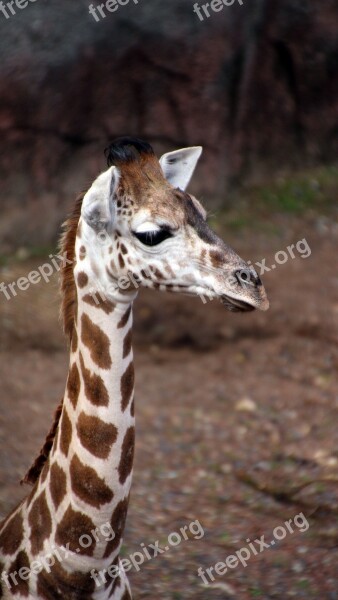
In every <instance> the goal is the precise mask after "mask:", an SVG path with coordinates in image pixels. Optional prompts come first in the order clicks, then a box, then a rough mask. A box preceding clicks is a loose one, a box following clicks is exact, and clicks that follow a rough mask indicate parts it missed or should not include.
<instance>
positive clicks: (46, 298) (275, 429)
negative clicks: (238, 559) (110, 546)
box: [0, 218, 338, 600]
mask: <svg viewBox="0 0 338 600" xmlns="http://www.w3.org/2000/svg"><path fill="white" fill-rule="evenodd" d="M277 229H278V231H277V232H275V233H274V234H271V233H266V232H265V231H260V232H259V231H256V232H255V233H253V234H251V236H250V237H249V236H248V235H247V232H246V230H244V231H240V232H239V233H237V234H236V235H234V233H232V234H230V235H228V240H227V241H230V242H231V244H232V245H234V247H235V248H236V250H237V251H238V252H239V253H240V254H241V255H242V256H243V257H244V258H247V259H248V258H250V259H251V260H253V261H255V260H260V259H261V258H263V257H266V258H267V264H271V263H272V262H273V256H274V254H275V252H276V251H278V250H282V249H284V248H285V247H286V246H287V245H288V244H289V243H293V242H295V241H297V240H299V239H301V238H303V237H306V239H307V241H308V243H309V244H310V246H311V249H312V254H311V256H310V257H309V258H307V259H302V258H300V257H298V258H295V259H294V260H289V261H288V262H287V263H286V264H285V265H281V266H279V267H278V268H277V269H275V270H274V271H271V272H269V273H267V274H266V275H265V276H264V283H265V285H266V288H267V291H268V294H269V297H270V301H271V309H270V310H269V311H268V312H267V313H252V314H248V315H232V314H230V313H228V312H226V311H225V310H224V308H223V307H222V306H221V305H220V304H217V303H216V302H210V303H208V304H207V305H203V304H202V302H201V301H200V300H191V299H186V298H178V297H174V296H169V295H168V296H167V295H161V294H159V293H155V292H153V293H146V292H142V294H141V296H140V298H139V300H138V301H137V305H136V307H135V321H136V331H135V352H136V364H137V425H138V435H137V452H136V461H135V474H134V481H133V488H132V500H131V505H130V512H129V518H128V526H127V532H126V538H125V547H124V554H125V555H126V556H127V555H128V554H130V553H132V552H136V551H137V550H139V549H140V544H141V543H142V542H143V543H144V544H146V545H148V544H150V543H153V542H155V541H156V540H159V541H160V543H161V544H162V545H163V546H165V545H166V542H167V538H168V535H169V534H170V533H171V532H174V531H179V528H180V527H182V526H184V525H186V524H189V523H190V522H191V521H194V520H196V519H198V520H199V522H200V523H201V525H202V526H203V529H204V532H205V535H204V537H203V538H202V539H200V540H197V539H195V540H193V539H191V540H189V541H185V542H182V543H181V544H180V545H178V546H176V547H172V548H171V549H170V550H169V551H168V552H166V553H164V554H162V555H160V556H158V557H157V558H154V559H153V560H151V561H149V562H147V563H146V564H144V565H143V566H142V568H141V570H140V571H139V572H136V571H135V570H134V571H132V573H130V578H131V581H132V586H133V590H134V596H135V599H138V598H140V599H141V598H154V597H155V598H162V599H164V600H169V599H170V600H172V599H175V600H179V599H182V600H188V599H193V600H202V599H203V600H204V599H207V600H220V599H227V598H236V599H238V600H249V599H251V598H261V599H264V600H265V599H270V598H271V599H272V598H274V599H278V600H285V599H286V598H288V597H294V598H297V599H301V598H307V599H316V600H335V599H338V569H337V564H338V527H337V525H338V485H337V479H338V428H337V416H338V391H337V367H338V347H337V344H338V327H337V321H338V274H337V252H338V236H337V231H336V229H335V227H333V225H332V226H331V224H330V222H325V223H324V224H323V222H322V221H318V219H316V218H309V219H307V220H305V219H296V218H293V219H291V218H285V219H284V221H283V220H282V221H281V222H279V224H278V228H277ZM285 232H287V233H285ZM42 262H43V261H42V260H41V259H39V260H35V261H28V262H27V261H26V262H21V263H13V264H10V265H7V266H6V267H4V268H3V272H2V274H1V278H0V280H6V281H12V280H15V279H16V278H17V277H18V276H19V275H20V274H22V275H24V274H26V273H27V272H28V271H29V270H31V269H32V268H33V267H34V266H36V265H38V264H41V263H42ZM57 310H58V299H57V288H56V281H55V279H54V280H53V282H51V283H49V284H48V285H47V284H46V285H45V284H44V285H41V284H40V285H38V286H34V287H32V288H31V289H29V290H28V291H26V292H21V294H20V296H19V297H17V298H13V299H12V300H11V301H10V302H7V301H6V300H5V299H4V298H3V297H1V338H0V339H1V363H0V377H1V392H0V393H1V420H0V440H1V497H0V515H1V514H5V513H6V512H7V511H9V509H10V508H11V507H12V506H13V505H14V504H15V503H16V502H17V501H18V500H19V498H21V496H22V495H23V494H24V493H27V490H25V489H22V488H20V486H19V483H18V482H19V480H20V478H21V477H22V475H23V474H24V473H25V470H26V469H27V467H28V466H29V464H30V462H31V460H32V459H33V457H34V455H35V454H36V452H37V450H38V448H39V445H40V443H41V442H42V440H43V438H44V435H45V433H46V431H47V429H48V427H49V424H50V419H51V413H52V411H53V409H54V408H55V406H56V405H57V403H58V401H59V398H60V396H61V395H62V393H63V387H64V383H65V378H66V372H67V353H66V349H65V344H64V341H63V339H62V336H61V334H60V329H59V325H58V321H57ZM308 482H313V483H312V484H311V485H306V486H305V487H304V488H303V489H302V490H300V489H299V487H300V486H302V484H306V483H308ZM300 512H303V513H304V515H305V516H306V518H307V519H308V522H309V524H310V527H309V529H308V531H306V532H303V533H301V532H300V531H299V530H298V529H297V528H296V529H295V532H294V533H293V534H288V535H287V537H286V538H285V539H284V540H281V541H280V542H278V543H276V544H275V545H274V546H273V547H272V548H270V549H266V550H265V551H264V552H263V553H261V554H260V555H259V556H257V557H256V558H252V559H251V560H250V561H249V563H248V566H247V567H246V568H244V566H242V565H239V566H238V567H237V568H235V569H233V570H229V572H228V573H227V574H226V575H225V576H223V577H220V576H217V577H216V579H215V581H214V585H213V586H211V585H210V586H209V587H208V588H204V587H203V586H202V581H201V579H200V578H199V577H198V576H197V569H198V567H199V566H202V567H203V568H204V569H205V568H207V567H209V566H210V565H214V564H215V563H217V562H219V561H224V559H225V558H226V557H227V556H228V555H229V554H233V553H234V552H235V551H236V550H239V549H240V548H241V547H242V546H245V545H247V542H246V539H247V538H250V539H251V540H252V539H254V538H256V537H260V536H261V535H262V534H265V536H266V539H267V540H268V541H270V540H271V539H272V538H271V536H272V531H273V529H274V528H275V527H276V526H278V525H282V524H283V523H284V522H285V521H286V520H288V519H292V518H294V516H295V515H297V514H298V513H300Z"/></svg>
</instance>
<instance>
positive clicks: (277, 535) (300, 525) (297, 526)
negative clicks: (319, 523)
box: [197, 512, 310, 585]
mask: <svg viewBox="0 0 338 600" xmlns="http://www.w3.org/2000/svg"><path fill="white" fill-rule="evenodd" d="M309 527H310V525H309V522H308V521H307V519H306V517H305V516H304V514H303V513H302V512H301V513H299V514H298V515H296V516H295V517H293V519H289V520H288V521H285V522H284V523H283V525H277V527H275V528H274V530H273V532H272V538H271V539H270V542H267V541H266V540H265V535H261V536H260V537H259V538H256V539H255V540H253V541H251V540H250V538H248V539H247V540H246V542H247V545H246V546H243V547H242V548H240V549H239V550H236V552H235V553H234V554H229V556H227V557H226V559H225V560H224V561H219V562H217V563H216V564H215V565H211V566H210V567H208V568H207V569H203V568H202V567H199V568H198V570H197V575H198V576H199V577H200V578H201V579H202V581H203V583H204V584H205V585H209V583H210V582H211V581H215V579H216V577H217V576H219V577H222V576H224V575H226V573H227V572H228V570H229V569H230V570H231V569H236V568H237V567H238V566H239V565H240V564H241V565H242V566H243V567H246V566H247V564H248V561H249V560H250V559H251V558H252V557H253V556H257V555H258V554H261V553H262V552H264V551H265V550H267V549H268V548H272V547H273V546H275V544H277V543H278V542H280V541H281V540H284V538H286V536H287V535H290V534H293V533H295V531H297V530H298V531H300V532H301V533H304V532H305V531H307V530H308V529H309ZM215 576H216V577H215Z"/></svg>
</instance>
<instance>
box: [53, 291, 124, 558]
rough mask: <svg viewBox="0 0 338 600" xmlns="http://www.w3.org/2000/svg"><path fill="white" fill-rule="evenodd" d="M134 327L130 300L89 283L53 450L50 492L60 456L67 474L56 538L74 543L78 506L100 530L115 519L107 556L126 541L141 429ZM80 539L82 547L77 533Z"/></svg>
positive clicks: (80, 307)
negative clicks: (104, 295) (99, 293)
mask: <svg viewBox="0 0 338 600" xmlns="http://www.w3.org/2000/svg"><path fill="white" fill-rule="evenodd" d="M131 327H132V305H131V303H129V302H128V301H126V302H123V303H122V302H119V303H116V304H114V303H112V302H111V301H109V300H105V301H103V300H101V298H98V297H93V296H90V295H87V294H86V293H85V290H84V293H82V297H81V296H80V295H79V305H78V314H77V319H76V327H75V329H74V333H73V339H72V348H71V356H70V367H69V375H68V381H67V386H66V392H65V398H64V406H63V413H62V418H61V422H60V431H59V436H58V437H59V439H58V443H57V445H56V446H55V449H54V452H53V454H52V456H51V466H50V488H51V493H52V490H53V481H52V475H53V463H54V462H56V464H57V465H58V467H60V468H61V469H62V470H63V472H64V473H65V475H66V481H65V495H64V498H63V499H62V500H61V501H60V507H58V510H59V509H60V516H61V514H62V518H61V520H60V519H58V521H59V522H58V524H57V527H56V532H55V540H56V543H58V544H61V543H62V542H63V541H64V542H69V529H70V528H71V527H72V525H73V523H74V518H75V517H74V512H73V511H78V512H79V513H81V514H82V515H85V516H86V517H88V519H89V520H90V527H91V524H93V526H94V529H95V528H102V531H103V532H104V531H105V528H108V529H109V524H110V525H111V527H112V530H113V531H114V534H115V537H114V540H111V541H110V542H108V544H106V545H105V544H103V546H105V547H104V548H103V549H104V551H103V554H102V553H101V554H102V556H103V558H107V557H109V556H110V550H111V549H112V548H113V549H115V550H116V549H117V548H118V546H119V544H120V541H121V536H122V532H123V528H124V520H125V516H126V511H127V506H128V496H129V490H130V485H131V474H132V465H133V455H134V432H135V429H134V401H133V393H134V366H133V354H132V346H131ZM57 494H58V495H59V496H60V490H59V489H58V490H57ZM54 503H55V502H54ZM67 511H68V512H67ZM75 520H76V518H75ZM88 525H89V522H88ZM108 529H107V531H108ZM116 530H117V531H116ZM84 533H88V532H86V531H84ZM101 537H103V538H104V536H101ZM102 541H103V542H104V541H105V540H104V539H103V540H102ZM73 543H74V547H75V546H76V548H75V551H77V547H78V546H79V541H78V539H74V540H73ZM71 546H72V544H71ZM103 546H102V547H103ZM88 550H89V553H91V548H88ZM96 550H97V552H95V551H94V555H95V556H96V557H97V558H99V557H100V551H99V548H97V549H96Z"/></svg>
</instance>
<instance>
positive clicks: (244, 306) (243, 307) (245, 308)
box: [221, 295, 255, 312]
mask: <svg viewBox="0 0 338 600" xmlns="http://www.w3.org/2000/svg"><path fill="white" fill-rule="evenodd" d="M221 302H222V304H223V306H225V308H226V309H227V310H230V311H231V312H251V311H253V310H255V307H254V306H252V304H248V303H247V302H244V300H235V299H234V298H230V297H229V296H225V295H223V296H221Z"/></svg>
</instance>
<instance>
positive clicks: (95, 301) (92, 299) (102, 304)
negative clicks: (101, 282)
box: [82, 294, 115, 315]
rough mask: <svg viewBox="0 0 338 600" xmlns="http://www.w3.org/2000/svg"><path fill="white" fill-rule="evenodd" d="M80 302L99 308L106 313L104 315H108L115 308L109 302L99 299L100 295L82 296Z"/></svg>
mask: <svg viewBox="0 0 338 600" xmlns="http://www.w3.org/2000/svg"><path fill="white" fill-rule="evenodd" d="M82 300H83V302H86V303H87V304H89V305H90V306H95V308H100V309H101V310H103V311H104V312H105V313H106V315H110V313H112V312H113V310H114V308H115V304H114V303H113V302H110V300H104V299H103V298H101V297H100V294H86V295H85V296H83V298H82Z"/></svg>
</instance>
